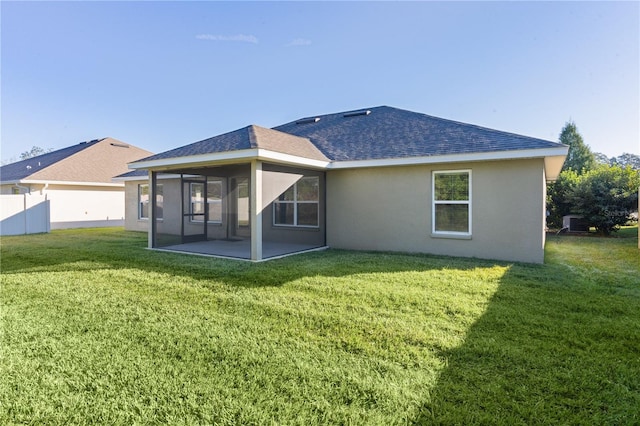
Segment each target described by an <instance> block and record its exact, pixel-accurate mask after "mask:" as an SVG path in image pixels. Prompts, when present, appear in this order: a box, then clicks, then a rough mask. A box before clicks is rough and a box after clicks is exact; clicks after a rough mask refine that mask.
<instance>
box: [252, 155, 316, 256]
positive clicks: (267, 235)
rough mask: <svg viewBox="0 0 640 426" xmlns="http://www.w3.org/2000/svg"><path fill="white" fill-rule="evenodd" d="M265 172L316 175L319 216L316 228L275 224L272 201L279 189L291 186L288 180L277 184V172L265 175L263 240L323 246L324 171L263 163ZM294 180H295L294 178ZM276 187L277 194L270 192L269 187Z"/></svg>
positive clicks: (278, 194)
mask: <svg viewBox="0 0 640 426" xmlns="http://www.w3.org/2000/svg"><path fill="white" fill-rule="evenodd" d="M263 170H264V171H265V172H276V173H277V174H289V175H294V176H300V177H301V176H318V177H319V178H320V179H319V182H320V193H319V200H318V202H319V203H318V204H319V205H318V209H319V218H318V225H319V226H318V227H317V228H304V227H288V226H276V225H274V221H273V203H272V202H273V201H274V200H275V198H277V197H278V196H280V192H279V191H280V190H282V188H284V190H286V189H288V188H289V186H291V184H290V181H286V183H284V180H285V179H282V180H283V184H282V185H278V184H276V183H275V182H273V181H274V180H277V179H278V176H277V174H275V175H267V177H266V178H265V180H264V182H263V187H264V190H263V200H264V202H265V204H267V203H268V205H266V207H265V208H264V210H263V211H262V238H263V240H264V241H278V242H284V243H292V244H309V245H315V246H318V247H322V246H324V245H325V244H326V243H325V194H324V193H325V174H324V172H319V171H311V170H303V169H294V168H288V167H277V166H274V165H269V164H265V165H264V166H263ZM294 182H295V180H294ZM274 187H278V188H279V189H278V191H276V192H278V193H277V194H275V193H274V194H271V193H270V189H271V188H274Z"/></svg>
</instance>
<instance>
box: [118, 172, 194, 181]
mask: <svg viewBox="0 0 640 426" xmlns="http://www.w3.org/2000/svg"><path fill="white" fill-rule="evenodd" d="M180 177H181V175H179V174H177V173H172V174H168V173H162V174H160V175H159V176H158V179H180ZM185 177H186V176H185ZM112 180H113V181H115V182H139V181H148V180H149V176H148V175H147V176H126V177H114V178H113V179H112Z"/></svg>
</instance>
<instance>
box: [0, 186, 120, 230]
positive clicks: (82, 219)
mask: <svg viewBox="0 0 640 426" xmlns="http://www.w3.org/2000/svg"><path fill="white" fill-rule="evenodd" d="M22 186H24V187H25V188H27V187H28V188H29V191H30V193H31V194H39V195H46V197H47V200H48V201H49V204H50V220H51V229H64V228H89V227H96V226H122V225H124V219H125V193H124V191H123V188H122V187H106V186H91V185H54V184H49V185H47V186H45V185H44V184H28V185H26V184H25V185H22ZM14 187H15V185H2V187H1V188H0V191H1V192H2V194H11V193H12V191H13V188H14ZM20 192H21V193H26V192H27V190H26V189H23V188H20Z"/></svg>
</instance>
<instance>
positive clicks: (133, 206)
mask: <svg viewBox="0 0 640 426" xmlns="http://www.w3.org/2000/svg"><path fill="white" fill-rule="evenodd" d="M147 182H148V181H140V182H125V184H124V196H125V206H124V209H125V212H124V215H125V219H124V229H126V230H127V231H147V229H148V226H149V221H148V220H141V219H138V185H139V184H140V183H147Z"/></svg>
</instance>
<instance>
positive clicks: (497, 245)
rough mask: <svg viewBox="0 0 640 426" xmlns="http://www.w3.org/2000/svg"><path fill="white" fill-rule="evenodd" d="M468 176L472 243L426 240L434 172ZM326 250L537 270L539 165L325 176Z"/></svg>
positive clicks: (541, 203) (541, 204)
mask: <svg viewBox="0 0 640 426" xmlns="http://www.w3.org/2000/svg"><path fill="white" fill-rule="evenodd" d="M457 169H461V170H462V169H465V170H466V169H470V170H471V171H472V177H471V179H472V194H471V197H472V204H471V212H472V236H471V238H470V239H453V238H443V237H434V236H432V234H431V214H432V213H431V212H432V198H431V179H432V171H434V170H435V171H438V170H457ZM326 184H327V224H326V226H327V245H329V246H330V247H334V248H344V249H357V250H382V251H387V250H389V251H404V252H419V253H432V254H441V255H450V256H463V257H478V258H487V259H497V260H507V261H522V262H533V263H542V262H543V261H544V224H545V222H544V221H545V199H544V194H545V183H544V163H543V160H542V159H531V160H511V161H494V162H478V163H458V164H439V165H428V166H405V167H387V168H368V169H348V170H331V171H328V172H327V178H326Z"/></svg>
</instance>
